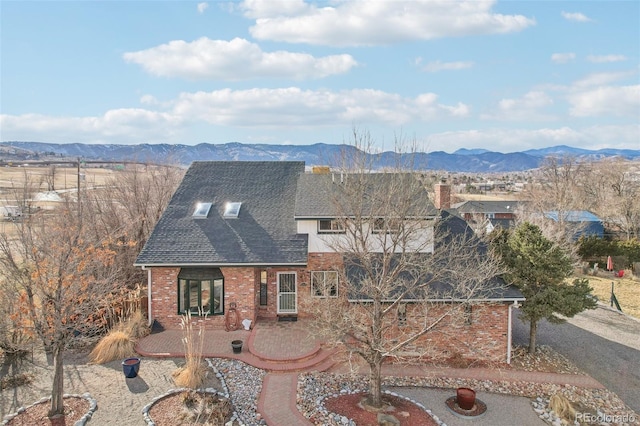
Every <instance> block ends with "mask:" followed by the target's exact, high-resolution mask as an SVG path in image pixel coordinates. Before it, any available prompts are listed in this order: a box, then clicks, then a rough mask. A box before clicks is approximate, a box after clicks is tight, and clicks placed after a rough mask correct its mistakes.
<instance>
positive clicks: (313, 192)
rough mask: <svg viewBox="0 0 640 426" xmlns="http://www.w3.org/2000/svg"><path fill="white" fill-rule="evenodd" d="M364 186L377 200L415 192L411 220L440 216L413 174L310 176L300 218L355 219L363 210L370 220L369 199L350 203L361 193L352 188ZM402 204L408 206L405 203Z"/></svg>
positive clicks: (303, 182) (302, 185)
mask: <svg viewBox="0 0 640 426" xmlns="http://www.w3.org/2000/svg"><path fill="white" fill-rule="evenodd" d="M360 184H362V185H365V186H366V188H367V191H369V193H370V194H371V195H372V196H374V197H375V196H380V195H384V194H387V193H392V194H395V195H398V196H402V195H407V192H408V191H411V194H410V195H411V198H412V206H411V210H410V211H409V212H408V213H409V214H410V215H411V216H415V217H432V216H436V215H437V213H438V211H437V209H436V208H435V207H434V206H433V203H432V202H431V201H430V200H429V195H428V193H427V191H426V189H425V188H424V187H422V186H421V185H420V182H418V181H417V180H416V177H415V176H414V175H413V174H410V173H370V174H350V173H344V174H342V173H331V174H314V173H307V174H305V175H303V176H301V177H300V179H299V181H298V192H297V195H296V208H295V216H296V218H298V219H304V218H334V217H346V216H353V215H354V213H355V212H354V211H351V210H352V209H354V208H357V209H360V211H359V212H358V213H359V214H362V215H364V216H369V215H370V213H371V210H372V207H371V204H367V200H366V197H365V201H364V202H363V203H362V204H360V203H359V201H358V202H354V200H353V199H350V197H352V196H353V194H358V195H359V193H360V191H361V189H353V188H352V187H353V186H354V185H360ZM398 188H402V189H398ZM387 189H388V190H387ZM372 204H373V203H372ZM399 204H402V205H406V204H405V203H404V202H400V203H399ZM337 206H340V207H337ZM338 210H339V211H338ZM373 216H375V215H373Z"/></svg>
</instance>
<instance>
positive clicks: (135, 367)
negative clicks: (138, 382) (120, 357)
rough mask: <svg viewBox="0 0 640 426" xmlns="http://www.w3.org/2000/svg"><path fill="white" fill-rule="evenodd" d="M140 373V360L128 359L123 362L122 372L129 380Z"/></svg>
mask: <svg viewBox="0 0 640 426" xmlns="http://www.w3.org/2000/svg"><path fill="white" fill-rule="evenodd" d="M138 371H140V358H135V357H133V358H127V359H125V360H124V361H122V372H123V373H124V376H125V377H126V378H127V379H132V378H134V377H136V376H137V375H138Z"/></svg>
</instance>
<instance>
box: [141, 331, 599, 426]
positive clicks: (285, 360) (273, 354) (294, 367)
mask: <svg viewBox="0 0 640 426" xmlns="http://www.w3.org/2000/svg"><path fill="white" fill-rule="evenodd" d="M181 338H182V331H181V330H166V331H162V332H159V333H154V334H152V335H150V336H148V337H146V338H144V339H142V340H141V341H140V342H139V343H138V347H137V351H138V352H139V353H140V354H141V355H144V356H147V357H181V356H184V350H183V349H182V344H181ZM232 340H243V342H245V345H244V347H243V349H242V352H241V353H239V354H236V353H234V352H233V350H232V348H231V341H232ZM320 343H321V342H319V341H317V340H316V339H314V338H313V337H311V336H309V333H308V332H307V331H306V329H305V325H304V323H302V322H291V323H277V322H266V321H261V322H258V323H257V324H256V325H255V327H254V328H253V329H252V330H251V331H245V330H236V331H231V332H226V331H224V330H210V331H206V332H205V338H204V348H203V356H205V357H219V358H233V359H238V360H241V361H243V362H246V363H248V364H250V365H253V366H254V367H257V368H260V369H264V370H266V371H267V372H268V373H267V375H266V376H265V378H264V380H263V385H262V391H261V393H260V397H259V400H258V411H259V412H260V414H261V415H262V416H263V417H264V419H265V420H266V421H267V424H268V425H269V426H282V425H294V424H295V425H310V424H311V423H310V422H309V421H308V420H307V419H306V418H305V417H304V416H302V414H301V413H300V412H299V411H298V409H297V407H296V398H297V382H298V373H299V372H305V371H325V370H328V369H330V371H331V372H336V373H340V372H347V367H346V366H345V365H341V364H335V365H334V360H333V358H332V355H333V352H332V351H328V350H326V349H323V348H322V347H321V344H320ZM361 372H362V373H363V374H366V372H367V370H366V369H363V370H362V371H361ZM382 372H383V375H384V376H399V377H403V376H410V377H444V378H446V377H448V378H460V379H478V380H494V381H495V380H505V381H523V382H532V383H554V384H560V385H565V384H567V385H574V386H578V387H582V388H596V389H603V388H604V386H603V385H602V384H600V383H599V382H598V381H596V380H594V379H593V378H591V377H589V376H585V375H577V374H555V373H540V372H527V371H516V370H510V369H489V368H467V369H456V368H438V367H427V366H406V365H385V366H383V371H382Z"/></svg>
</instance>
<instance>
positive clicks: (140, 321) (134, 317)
mask: <svg viewBox="0 0 640 426" xmlns="http://www.w3.org/2000/svg"><path fill="white" fill-rule="evenodd" d="M117 328H118V329H119V330H121V331H123V332H124V333H125V334H127V335H129V336H130V337H131V338H132V339H135V340H137V339H140V338H142V337H145V336H148V335H149V333H150V332H151V329H150V328H149V324H148V323H147V319H146V318H145V317H144V315H142V312H141V311H135V312H134V313H132V314H131V316H129V318H127V320H126V321H125V322H123V323H120V324H119V325H118V327H117Z"/></svg>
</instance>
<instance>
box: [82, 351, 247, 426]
mask: <svg viewBox="0 0 640 426" xmlns="http://www.w3.org/2000/svg"><path fill="white" fill-rule="evenodd" d="M206 361H207V364H209V368H211V369H212V370H213V372H214V373H215V375H216V377H217V378H218V379H219V380H220V383H221V384H222V390H223V392H218V391H217V390H216V389H214V388H205V389H196V391H197V392H205V393H210V394H214V395H218V396H221V397H223V398H227V399H228V400H229V401H231V396H230V394H229V388H228V387H227V382H226V381H225V380H224V376H223V375H222V373H220V372H219V371H218V369H217V368H216V367H215V366H214V365H213V364H212V363H211V360H210V359H209V358H206ZM190 390H193V389H190V388H176V389H169V390H168V391H167V392H165V393H164V394H162V395H159V396H156V397H155V398H153V399H152V400H151V402H150V403H148V404H147V405H145V406H144V407H142V417H143V418H144V421H145V422H146V423H147V425H148V426H156V423H155V422H154V421H153V419H152V418H151V416H149V411H150V410H151V407H153V404H155V403H156V402H158V401H160V400H161V399H163V398H166V397H168V396H171V395H173V394H176V393H180V392H184V391H190ZM236 420H238V421H239V422H240V423H242V422H241V421H240V416H239V415H238V412H237V411H236V410H233V414H232V415H231V420H230V422H231V423H233V422H234V421H236ZM74 426H83V425H74Z"/></svg>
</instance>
